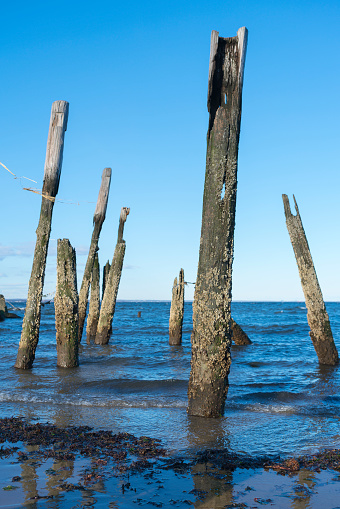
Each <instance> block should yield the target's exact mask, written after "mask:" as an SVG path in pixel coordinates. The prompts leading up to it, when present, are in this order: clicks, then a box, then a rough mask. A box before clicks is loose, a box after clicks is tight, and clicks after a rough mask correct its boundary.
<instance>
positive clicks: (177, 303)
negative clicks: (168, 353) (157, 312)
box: [169, 269, 185, 346]
mask: <svg viewBox="0 0 340 509" xmlns="http://www.w3.org/2000/svg"><path fill="white" fill-rule="evenodd" d="M184 284H185V283H184V270H183V269H181V270H180V272H179V277H178V281H177V277H175V280H174V284H173V287H172V300H171V307H170V319H169V344H170V345H172V346H176V345H181V344H182V326H183V316H184Z"/></svg>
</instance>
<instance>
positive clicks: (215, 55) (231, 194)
mask: <svg viewBox="0 0 340 509" xmlns="http://www.w3.org/2000/svg"><path fill="white" fill-rule="evenodd" d="M247 34H248V31H247V29H246V28H245V27H243V28H240V29H239V30H238V32H237V36H236V37H230V38H226V39H224V38H222V37H219V36H218V32H215V31H213V32H212V34H211V46H210V64H209V85H208V111H209V114H210V115H209V129H208V135H207V160H206V174H205V185H204V196H203V212H202V229H201V243H200V253H199V263H198V271H197V280H196V288H195V296H194V304H193V334H192V358H191V373H190V380H189V387H188V399H189V405H188V413H189V414H191V415H197V416H202V417H218V416H221V415H222V414H223V411H224V405H225V399H226V396H227V392H228V374H229V369H230V362H231V361H230V344H231V324H230V303H231V276H232V261H233V243H234V226H235V206H236V187H237V157H238V143H239V135H240V122H241V102H242V84H243V71H244V62H245V56H246V47H247Z"/></svg>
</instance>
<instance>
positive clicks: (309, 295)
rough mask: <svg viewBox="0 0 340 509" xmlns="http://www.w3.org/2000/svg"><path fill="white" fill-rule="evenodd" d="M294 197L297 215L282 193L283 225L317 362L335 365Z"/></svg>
mask: <svg viewBox="0 0 340 509" xmlns="http://www.w3.org/2000/svg"><path fill="white" fill-rule="evenodd" d="M293 198H294V203H295V210H296V216H294V215H293V214H292V212H291V209H290V204H289V199H288V196H287V195H286V194H283V195H282V199H283V206H284V211H285V216H286V225H287V229H288V233H289V237H290V240H291V243H292V246H293V249H294V254H295V258H296V262H297V266H298V269H299V274H300V280H301V285H302V290H303V293H304V295H305V301H306V307H307V320H308V324H309V327H310V333H309V335H310V337H311V340H312V342H313V345H314V348H315V351H316V353H317V356H318V358H319V362H320V364H329V365H334V364H337V363H338V362H339V357H338V352H337V349H336V346H335V344H334V340H333V335H332V331H331V326H330V323H329V317H328V314H327V311H326V307H325V303H324V300H323V297H322V292H321V288H320V285H319V282H318V278H317V275H316V272H315V268H314V264H313V260H312V255H311V253H310V249H309V246H308V241H307V237H306V234H305V230H304V228H303V225H302V221H301V217H300V213H299V209H298V206H297V203H296V200H295V196H294V195H293Z"/></svg>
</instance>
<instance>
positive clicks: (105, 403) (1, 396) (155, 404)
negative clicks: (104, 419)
mask: <svg viewBox="0 0 340 509" xmlns="http://www.w3.org/2000/svg"><path fill="white" fill-rule="evenodd" d="M0 402H3V403H37V404H44V405H46V404H49V405H51V406H64V405H70V406H75V407H100V408H145V409H147V408H185V407H186V405H187V404H186V402H184V401H164V400H163V401H159V400H157V401H155V400H151V399H150V400H147V399H144V400H143V399H140V398H139V399H138V400H130V401H127V400H122V399H110V400H98V399H91V400H87V399H72V398H67V397H65V398H60V399H59V400H56V399H55V398H48V397H38V396H28V395H25V394H6V393H0Z"/></svg>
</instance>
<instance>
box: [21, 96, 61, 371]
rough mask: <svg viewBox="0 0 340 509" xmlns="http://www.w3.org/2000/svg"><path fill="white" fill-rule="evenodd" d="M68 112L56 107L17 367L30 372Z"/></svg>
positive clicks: (48, 144) (54, 104)
mask: <svg viewBox="0 0 340 509" xmlns="http://www.w3.org/2000/svg"><path fill="white" fill-rule="evenodd" d="M68 110H69V104H68V102H66V101H55V102H54V103H53V104H52V111H51V119H50V128H49V133H48V139H47V149H46V160H45V170H44V183H43V188H42V202H41V211H40V219H39V225H38V228H37V231H36V234H37V241H36V245H35V251H34V258H33V266H32V272H31V278H30V282H29V287H28V296H27V303H26V310H25V316H24V320H23V324H22V332H21V338H20V343H19V349H18V354H17V360H16V363H15V367H16V368H21V369H30V368H31V367H32V365H33V362H34V358H35V351H36V348H37V344H38V340H39V328H40V316H41V298H42V292H43V286H44V277H45V267H46V257H47V249H48V243H49V239H50V233H51V223H52V211H53V205H54V201H55V197H56V195H57V193H58V188H59V180H60V173H61V167H62V160H63V151H64V137H65V131H66V128H67V119H68Z"/></svg>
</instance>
